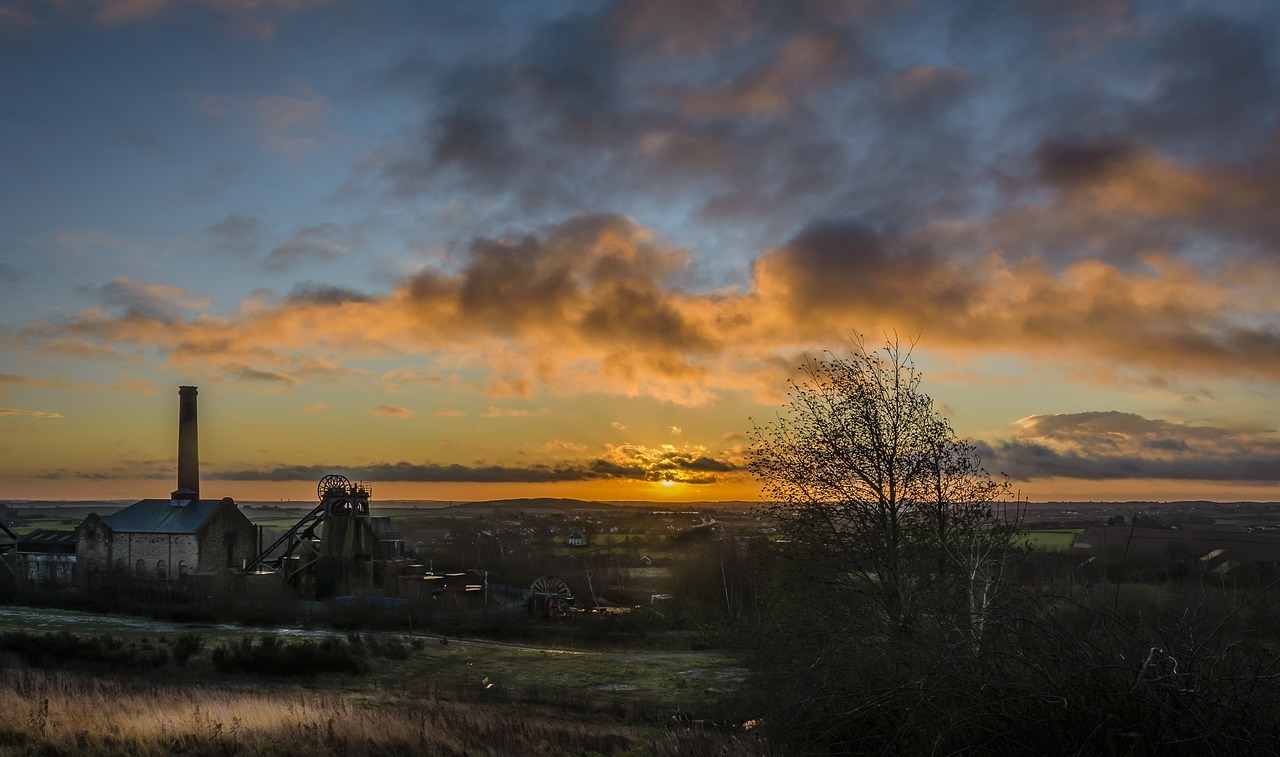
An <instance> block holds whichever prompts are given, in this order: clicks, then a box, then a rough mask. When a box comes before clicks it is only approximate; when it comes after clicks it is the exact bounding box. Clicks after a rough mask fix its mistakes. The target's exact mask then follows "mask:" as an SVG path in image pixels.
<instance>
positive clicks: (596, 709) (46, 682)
mask: <svg viewBox="0 0 1280 757" xmlns="http://www.w3.org/2000/svg"><path fill="white" fill-rule="evenodd" d="M216 638H217V637H213V638H211V639H210V640H209V641H207V642H206V641H204V640H203V639H202V637H201V635H200V634H184V635H181V636H175V637H149V636H142V637H135V638H124V637H121V636H112V635H98V636H84V635H73V634H66V633H59V634H32V633H22V632H7V633H4V634H0V654H3V655H4V658H5V661H6V666H5V668H4V669H3V670H0V707H5V708H6V711H7V712H9V713H11V714H12V716H11V717H10V718H8V719H7V720H6V722H5V724H4V725H2V726H0V754H33V753H40V754H46V755H56V754H101V755H116V754H119V755H126V754H127V755H150V754H156V755H160V754H175V753H178V754H194V755H206V754H207V755H239V754H244V755H250V754H265V755H276V754H279V755H332V754H342V755H374V754H414V755H422V754H425V755H461V754H468V755H510V754H548V755H550V754H584V755H586V754H632V755H682V754H694V755H697V754H729V755H733V754H738V755H754V754H763V753H767V751H766V750H765V748H764V744H763V741H761V740H760V739H759V738H758V737H757V736H755V735H752V734H750V733H746V732H743V731H741V730H740V729H733V728H729V727H726V726H727V724H724V723H713V722H709V720H708V719H707V718H705V717H702V718H698V719H697V720H698V722H694V720H693V718H692V716H689V715H688V711H687V710H685V711H683V712H682V711H681V710H680V709H679V707H678V706H677V707H675V708H672V707H668V706H660V705H659V704H658V703H659V702H660V701H662V699H663V695H664V693H665V692H664V691H663V690H661V689H659V690H656V691H655V690H653V688H650V689H649V690H648V691H641V692H638V695H635V694H632V692H631V691H630V690H629V688H628V686H621V687H619V688H621V689H622V690H621V691H619V692H617V694H605V693H590V692H589V691H588V690H584V689H583V688H582V687H580V686H579V687H570V686H566V685H565V682H564V679H563V677H562V676H561V677H557V676H551V675H544V674H545V673H547V672H548V671H551V670H553V669H561V670H562V669H563V668H564V667H566V666H569V667H574V668H581V669H583V670H584V673H585V674H586V675H587V676H588V677H589V678H590V677H591V676H593V675H598V671H599V670H600V669H601V668H605V667H608V668H612V669H613V680H619V678H623V679H626V678H628V671H627V670H626V669H625V668H626V667H627V666H628V664H629V665H630V667H632V668H634V669H636V670H632V671H630V672H631V673H640V672H641V671H640V670H639V669H640V668H657V669H658V670H662V671H667V672H669V673H674V672H675V670H676V667H677V666H676V665H674V664H671V663H672V662H673V661H669V660H668V661H665V663H664V660H662V659H661V658H654V659H643V660H641V659H635V658H634V657H633V658H632V659H631V660H630V661H629V663H628V661H627V660H626V659H625V658H624V659H618V658H608V659H594V660H593V659H590V656H589V655H587V656H586V657H587V659H583V660H577V659H575V660H572V661H570V662H568V663H563V662H559V663H558V664H556V665H554V666H553V665H551V664H547V662H549V661H538V660H537V657H538V656H540V655H541V656H543V657H544V659H545V657H546V656H547V655H546V654H545V653H540V652H538V651H537V650H519V649H513V648H506V649H503V648H492V647H486V646H477V645H468V644H463V643H457V642H455V643H452V644H445V645H441V644H440V643H439V642H438V641H437V640H432V642H433V643H428V641H427V640H425V639H421V638H418V639H402V638H396V637H390V636H376V635H375V636H360V635H351V636H347V637H345V638H344V637H337V636H328V637H324V638H319V639H295V640H281V639H279V638H278V637H275V636H260V637H241V638H239V639H227V640H220V641H219V640H215V639H216ZM517 656H519V657H522V658H523V659H521V660H520V661H519V662H516V661H515V660H513V659H512V658H513V657H517ZM561 657H562V655H561ZM678 662H680V663H682V664H683V665H685V666H687V665H688V664H689V663H690V660H688V659H685V660H679V661H678ZM703 662H704V664H705V660H704V661H703ZM520 663H523V665H520ZM29 664H39V665H41V666H43V667H42V669H33V668H29V667H27V666H28V665H29ZM522 670H523V674H521V671H522ZM485 673H490V674H492V677H491V675H488V674H485ZM650 675H651V673H650ZM630 680H639V681H641V682H643V683H648V684H649V685H650V687H652V683H651V681H650V680H649V679H647V678H646V675H645V674H641V675H636V676H635V677H633V678H630ZM711 680H712V678H710V677H707V678H706V679H705V681H707V682H710V681H711ZM629 687H631V688H636V689H638V688H639V687H637V686H635V685H634V684H630V685H629ZM696 694H698V695H696V696H694V697H691V698H687V699H686V700H685V701H686V702H689V701H703V702H705V701H706V697H707V695H706V694H705V693H703V691H702V688H701V687H699V689H698V691H697V692H696ZM701 711H702V714H704V715H708V714H711V713H713V712H717V711H716V710H715V709H714V707H712V706H710V705H708V706H705V707H703V708H701ZM719 712H720V714H722V715H723V714H724V712H725V711H719Z"/></svg>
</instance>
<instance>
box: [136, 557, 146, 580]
mask: <svg viewBox="0 0 1280 757" xmlns="http://www.w3.org/2000/svg"><path fill="white" fill-rule="evenodd" d="M133 577H134V578H146V577H147V564H146V562H144V561H142V560H139V561H138V562H137V564H136V565H134V566H133Z"/></svg>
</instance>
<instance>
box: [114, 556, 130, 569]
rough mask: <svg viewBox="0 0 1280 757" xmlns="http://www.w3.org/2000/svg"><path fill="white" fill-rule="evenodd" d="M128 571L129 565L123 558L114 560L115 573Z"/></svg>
mask: <svg viewBox="0 0 1280 757" xmlns="http://www.w3.org/2000/svg"><path fill="white" fill-rule="evenodd" d="M128 570H129V565H128V564H127V563H126V562H125V561H124V558H123V557H121V558H118V559H117V560H116V572H117V573H124V572H126V571H128Z"/></svg>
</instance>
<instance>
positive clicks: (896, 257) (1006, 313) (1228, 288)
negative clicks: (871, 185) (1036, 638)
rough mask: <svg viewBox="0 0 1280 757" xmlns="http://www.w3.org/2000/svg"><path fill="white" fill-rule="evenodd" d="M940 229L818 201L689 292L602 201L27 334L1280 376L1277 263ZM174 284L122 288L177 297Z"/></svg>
mask: <svg viewBox="0 0 1280 757" xmlns="http://www.w3.org/2000/svg"><path fill="white" fill-rule="evenodd" d="M939 243H940V240H939V239H928V238H913V237H909V236H905V237H904V236H897V235H892V234H887V233H883V232H879V231H876V230H875V229H873V228H871V227H869V226H867V225H865V224H861V223H858V222H853V221H835V222H824V223H819V224H814V225H811V226H809V227H808V228H806V229H803V230H802V231H800V232H799V233H797V234H796V235H795V236H794V237H793V238H792V239H791V240H790V241H789V242H788V243H787V244H785V245H782V246H780V247H778V248H776V249H773V250H769V251H766V252H765V253H763V254H762V255H761V256H760V257H759V258H758V260H757V261H756V263H755V266H754V272H753V276H752V279H751V283H750V286H749V287H747V288H745V289H739V290H723V289H713V290H708V291H694V290H691V289H689V288H686V286H685V285H684V284H683V276H684V275H685V272H686V271H687V269H688V266H689V265H690V263H691V261H690V258H689V253H688V251H687V250H683V249H680V248H673V247H668V246H665V245H663V244H661V243H659V242H658V241H657V240H656V239H655V237H654V235H653V234H652V233H651V232H650V231H649V230H648V229H646V228H644V227H641V226H640V225H638V224H637V223H635V222H634V221H631V220H630V219H625V218H621V217H617V216H586V217H581V218H576V219H573V220H571V221H568V222H565V223H562V224H558V225H555V226H552V227H549V228H547V229H545V230H544V231H543V233H541V234H540V235H526V236H523V237H506V238H500V239H477V240H475V241H474V242H473V243H472V244H471V246H470V248H469V250H468V251H467V254H466V255H465V256H464V257H463V258H461V260H462V264H461V265H460V266H458V267H456V268H454V269H453V270H450V271H445V270H441V269H435V268H426V269H423V270H420V271H418V272H415V273H413V274H410V275H408V276H406V277H404V278H402V279H400V280H399V281H398V282H396V284H395V286H394V288H393V289H392V290H391V291H390V292H387V293H384V294H370V295H364V294H356V293H350V292H347V291H346V290H342V289H337V288H326V287H323V286H320V285H299V287H298V288H297V289H295V291H294V293H293V294H291V295H290V297H288V298H286V299H285V300H284V301H283V302H280V303H278V304H275V305H272V304H269V303H264V302H262V301H260V300H256V299H255V300H252V302H250V301H246V305H245V306H244V307H243V308H242V309H241V311H240V312H238V313H233V314H229V315H226V316H220V317H210V316H199V317H195V318H190V319H183V318H160V317H158V316H159V315H160V314H159V313H158V312H155V311H156V310H157V309H158V307H142V308H126V312H125V313H124V314H123V315H120V316H113V315H109V314H107V313H105V312H102V311H85V312H83V313H80V314H78V315H77V316H75V317H73V318H71V319H69V320H67V321H63V322H60V323H54V322H41V323H36V324H31V325H29V326H28V327H26V328H25V329H24V330H22V331H21V332H19V333H18V334H17V335H16V338H17V339H18V340H19V341H20V342H22V343H28V344H35V345H40V346H43V347H44V348H45V349H51V348H54V347H55V346H56V345H58V344H60V343H66V342H68V341H72V342H74V343H75V344H78V345H82V346H83V347H84V348H94V349H98V350H102V351H104V352H105V353H107V354H109V355H111V356H115V355H118V354H119V352H120V350H121V349H122V348H125V347H130V346H136V347H139V348H140V347H146V348H148V349H152V350H157V351H159V352H160V353H161V354H163V355H167V357H168V360H169V362H170V363H172V364H173V365H174V366H175V367H186V366H190V365H200V366H203V367H207V368H217V367H221V368H222V369H223V370H224V371H226V372H228V373H229V374H230V375H233V376H238V377H240V378H243V379H245V380H274V381H280V382H295V381H299V380H302V379H304V378H305V377H307V376H316V377H328V378H331V377H332V376H334V375H338V374H339V373H341V372H342V371H344V370H345V371H351V370H354V369H349V368H346V367H345V364H346V363H348V362H350V361H354V360H357V359H362V358H367V357H399V356H405V355H421V354H448V355H449V363H450V367H451V368H453V369H454V370H458V369H465V370H472V371H476V372H477V373H478V375H479V376H480V380H479V383H478V384H477V386H478V388H479V389H480V390H481V391H485V392H487V393H489V394H490V395H492V396H495V397H496V396H519V397H527V396H530V395H531V394H532V392H533V391H534V390H535V389H542V390H546V391H550V392H552V393H553V394H557V395H562V396H573V395H577V394H583V393H602V394H610V395H618V396H647V397H652V398H655V399H658V400H661V401H664V402H670V403H673V404H679V405H701V404H706V403H708V402H710V401H713V400H714V399H716V398H717V397H719V396H722V395H723V394H725V393H727V392H735V393H744V394H746V395H748V396H751V397H757V398H766V397H769V398H774V397H776V392H777V391H778V387H779V386H780V385H781V383H782V381H783V378H784V377H785V376H787V375H789V372H790V370H791V369H793V368H794V366H795V365H796V364H797V362H796V361H797V360H798V359H799V358H800V356H801V355H802V354H804V353H805V352H810V353H811V352H814V351H819V350H821V349H824V348H829V347H831V346H833V345H834V344H836V343H837V342H838V340H840V339H842V338H844V337H847V336H848V335H849V334H850V333H852V332H853V330H854V329H857V330H859V331H862V332H863V333H868V334H876V333H892V332H894V331H897V332H898V333H910V334H923V335H924V337H925V338H926V339H927V340H928V343H929V348H930V350H937V351H952V352H954V353H956V354H964V355H969V356H972V355H974V354H986V355H1015V356H1021V357H1027V358H1028V359H1033V360H1035V361H1037V362H1041V363H1045V362H1046V361H1057V362H1058V363H1059V364H1061V365H1064V366H1069V367H1070V368H1071V370H1072V371H1074V372H1076V373H1078V374H1079V376H1080V377H1081V378H1085V379H1088V378H1089V376H1090V371H1094V374H1093V380H1096V381H1100V382H1113V381H1132V382H1149V381H1150V380H1151V379H1152V377H1155V376H1163V377H1165V380H1168V379H1170V378H1173V379H1177V378H1179V377H1181V378H1184V379H1187V380H1195V379H1202V378H1214V377H1219V378H1221V377H1233V378H1257V379H1264V380H1275V379H1277V378H1280V328H1278V327H1277V326H1276V325H1275V324H1276V323H1277V320H1278V319H1277V311H1276V304H1275V301H1274V298H1273V296H1272V292H1274V291H1275V287H1277V286H1280V274H1277V273H1276V271H1275V269H1274V266H1270V265H1268V264H1265V263H1262V262H1258V263H1249V262H1247V261H1242V262H1239V263H1237V264H1235V265H1233V266H1231V267H1228V268H1224V269H1222V270H1219V271H1217V272H1208V271H1203V270H1200V269H1197V268H1195V267H1193V266H1191V265H1190V264H1188V263H1185V262H1183V261H1180V260H1178V259H1176V258H1174V257H1171V256H1169V255H1166V254H1159V253H1152V254H1149V255H1146V256H1145V257H1144V258H1143V259H1142V265H1141V266H1140V267H1137V268H1135V269H1134V270H1130V269H1129V268H1128V267H1127V266H1125V265H1120V264H1112V263H1108V262H1104V261H1101V260H1086V261H1080V262H1075V263H1071V264H1068V265H1065V266H1063V267H1061V268H1059V269H1056V270H1055V269H1054V268H1053V267H1051V266H1050V265H1048V264H1046V263H1044V262H1042V261H1040V260H1037V259H1036V258H1035V257H1033V256H1012V255H1009V256H1006V255H1005V254H1002V253H990V254H987V255H984V256H981V257H977V258H971V259H966V258H964V257H955V256H945V255H943V254H942V253H941V252H940V251H939V249H938V248H937V247H936V246H935V244H939ZM119 288H120V289H122V290H124V291H129V292H133V291H134V290H135V289H137V287H132V288H124V287H119ZM145 291H148V292H151V291H152V290H149V289H148V290H145ZM164 291H165V292H167V296H165V297H161V296H154V293H153V296H152V297H150V298H149V299H143V298H142V297H140V296H134V297H133V298H132V300H128V301H134V300H136V301H138V302H141V303H143V304H144V305H145V304H148V303H150V304H152V305H154V304H155V303H159V304H164V305H170V304H173V303H177V302H182V301H183V298H182V297H181V296H180V295H179V293H178V292H177V291H169V290H164ZM120 301H121V302H124V301H126V299H125V298H124V297H123V296H121V298H120Z"/></svg>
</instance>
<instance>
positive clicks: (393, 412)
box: [369, 405, 414, 419]
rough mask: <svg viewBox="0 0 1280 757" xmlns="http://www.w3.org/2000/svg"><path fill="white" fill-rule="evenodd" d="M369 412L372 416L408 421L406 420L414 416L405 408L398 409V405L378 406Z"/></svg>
mask: <svg viewBox="0 0 1280 757" xmlns="http://www.w3.org/2000/svg"><path fill="white" fill-rule="evenodd" d="M369 412H370V413H373V414H374V415H382V416H385V417H387V418H404V419H408V418H412V417H413V415H414V412H413V411H412V410H410V409H409V408H407V407H400V406H399V405H378V406H377V407H375V408H374V409H372V410H370V411H369Z"/></svg>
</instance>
